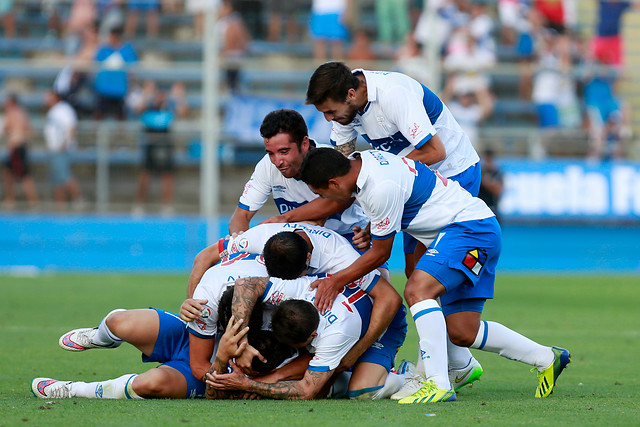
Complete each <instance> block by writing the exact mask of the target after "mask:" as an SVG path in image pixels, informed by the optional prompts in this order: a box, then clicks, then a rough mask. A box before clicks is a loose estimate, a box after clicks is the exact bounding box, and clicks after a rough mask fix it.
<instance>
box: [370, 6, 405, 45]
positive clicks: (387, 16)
mask: <svg viewBox="0 0 640 427" xmlns="http://www.w3.org/2000/svg"><path fill="white" fill-rule="evenodd" d="M375 5H376V19H377V24H378V41H380V42H381V43H385V44H392V43H401V42H402V41H404V38H405V36H406V35H407V33H408V32H409V30H411V20H410V18H409V0H378V1H376V2H375Z"/></svg>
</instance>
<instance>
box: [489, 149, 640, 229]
mask: <svg viewBox="0 0 640 427" xmlns="http://www.w3.org/2000/svg"><path fill="white" fill-rule="evenodd" d="M499 163H500V167H501V169H502V171H503V176H504V191H503V194H502V198H501V200H500V205H499V210H500V214H501V215H502V217H503V218H504V219H509V218H511V219H520V218H531V219H538V218H540V219H542V218H558V219H606V220H635V219H640V163H632V162H626V161H625V162H602V163H597V162H589V161H586V160H545V161H543V162H535V161H530V160H506V159H504V160H501V161H500V162H499Z"/></svg>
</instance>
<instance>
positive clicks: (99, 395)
mask: <svg viewBox="0 0 640 427" xmlns="http://www.w3.org/2000/svg"><path fill="white" fill-rule="evenodd" d="M137 376H138V374H127V375H123V376H121V377H118V378H115V379H112V380H106V381H97V382H93V383H85V382H81V381H79V382H74V383H72V384H71V391H72V393H73V395H74V396H75V397H86V398H89V399H142V397H140V396H138V394H137V393H136V392H135V391H133V379H134V378H135V377H137Z"/></svg>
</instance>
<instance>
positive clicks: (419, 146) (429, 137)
mask: <svg viewBox="0 0 640 427" xmlns="http://www.w3.org/2000/svg"><path fill="white" fill-rule="evenodd" d="M431 138H433V134H431V133H430V134H429V135H427V136H425V137H424V138H422V141H420V142H418V143H417V144H416V150H418V149H420V148H422V146H423V145H424V144H426V143H427V142H428V141H429V140H430V139H431Z"/></svg>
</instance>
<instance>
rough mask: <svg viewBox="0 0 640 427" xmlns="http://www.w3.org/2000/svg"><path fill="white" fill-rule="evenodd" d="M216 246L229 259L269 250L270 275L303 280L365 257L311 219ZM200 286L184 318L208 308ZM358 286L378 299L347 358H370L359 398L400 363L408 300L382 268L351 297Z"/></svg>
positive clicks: (259, 229) (346, 363) (348, 361)
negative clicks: (397, 358)
mask: <svg viewBox="0 0 640 427" xmlns="http://www.w3.org/2000/svg"><path fill="white" fill-rule="evenodd" d="M210 248H212V249H215V250H213V251H212V254H211V255H212V257H213V261H214V262H218V261H219V260H220V259H221V258H222V260H223V261H224V260H225V259H226V257H227V256H234V255H237V253H238V251H243V252H248V253H261V252H263V250H264V257H265V258H264V263H265V265H266V268H267V272H268V275H270V276H272V277H279V278H282V279H294V278H297V277H298V276H299V275H300V274H302V272H303V270H306V272H307V273H308V274H328V275H330V274H336V273H338V272H339V271H341V270H342V269H344V268H346V267H348V266H349V265H351V263H353V262H354V261H355V260H356V259H358V257H359V254H358V253H357V252H356V251H355V249H353V247H351V245H350V244H349V242H348V241H346V240H345V239H344V238H343V237H342V236H340V235H339V234H337V233H335V232H333V231H331V230H328V229H326V228H324V227H320V226H313V225H309V224H305V223H293V224H289V223H273V224H261V225H258V226H256V227H253V228H251V229H249V230H248V231H247V232H246V233H243V234H241V235H239V236H235V237H231V238H230V239H221V240H220V242H218V244H216V245H212V246H211V247H210ZM223 264H224V262H223ZM246 275H248V272H247V273H245V276H246ZM203 281H204V278H203ZM201 283H202V282H201ZM200 286H201V285H198V287H197V288H196V289H195V292H194V293H193V299H192V300H187V301H185V304H183V306H182V309H181V310H180V316H181V317H182V319H184V320H187V321H193V319H195V318H197V317H198V316H199V315H200V313H201V312H202V310H203V309H204V307H205V305H206V301H207V299H208V298H209V297H208V296H207V295H205V294H203V293H202V291H199V289H200ZM354 290H359V292H366V293H367V294H368V295H369V296H370V297H371V298H373V312H372V313H371V321H370V322H369V328H368V330H367V332H366V335H365V336H364V337H363V339H362V340H360V341H359V342H358V345H356V346H354V348H353V349H352V351H351V352H350V353H349V355H348V357H346V358H345V360H343V362H342V363H343V367H345V368H349V367H351V366H352V365H353V364H354V363H355V362H356V361H357V360H359V361H360V362H362V361H367V362H369V364H368V365H363V368H360V370H362V371H363V373H362V374H359V375H362V376H363V377H366V378H367V380H366V381H364V382H365V383H366V384H367V387H363V388H361V389H358V390H352V392H351V395H352V396H354V397H356V396H357V395H358V393H361V394H366V393H369V391H366V390H364V389H365V388H368V387H369V384H370V380H371V379H373V380H374V382H377V383H383V382H384V379H385V377H386V376H387V374H388V372H389V371H390V370H391V368H392V367H393V366H394V362H395V355H396V352H397V349H398V348H399V347H400V346H401V345H402V343H403V342H404V338H405V336H406V329H407V323H406V319H405V316H406V310H405V308H404V305H402V298H401V297H400V295H399V294H398V293H397V291H396V290H395V289H394V288H393V287H392V286H391V285H390V284H389V282H388V281H387V280H386V279H384V278H382V277H380V275H379V274H378V273H377V272H376V273H374V272H370V273H368V274H366V275H364V276H363V277H361V278H359V279H358V280H355V281H354V282H353V283H351V284H349V286H347V287H346V288H345V289H343V290H342V292H343V293H346V294H347V295H348V296H350V295H351V293H353V292H354ZM190 292H191V291H190ZM336 293H337V292H336ZM374 343H375V345H373V344H374ZM364 366H367V368H366V369H365V368H364ZM359 375H356V376H355V379H354V381H356V382H357V381H358V380H357V378H358V377H359ZM376 379H377V380H376ZM376 386H381V384H376Z"/></svg>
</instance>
